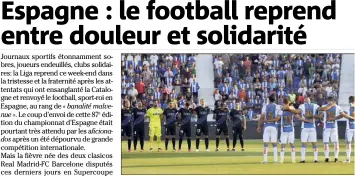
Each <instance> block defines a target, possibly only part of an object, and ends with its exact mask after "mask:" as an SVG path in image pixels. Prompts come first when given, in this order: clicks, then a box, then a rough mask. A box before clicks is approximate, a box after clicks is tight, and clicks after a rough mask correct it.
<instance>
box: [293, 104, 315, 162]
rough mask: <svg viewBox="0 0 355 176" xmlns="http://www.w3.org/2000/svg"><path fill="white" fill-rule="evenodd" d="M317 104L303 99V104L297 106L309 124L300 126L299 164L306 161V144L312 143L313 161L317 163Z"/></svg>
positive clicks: (304, 123) (303, 123) (305, 123)
mask: <svg viewBox="0 0 355 176" xmlns="http://www.w3.org/2000/svg"><path fill="white" fill-rule="evenodd" d="M318 108H319V106H318V105H317V104H314V103H312V102H311V100H310V98H305V100H304V104H302V105H300V106H299V108H298V109H299V110H300V111H301V112H300V113H301V115H302V118H303V119H305V120H307V121H309V122H306V121H304V122H302V125H301V143H302V146H301V163H305V162H306V161H305V160H306V147H307V143H312V148H313V160H314V162H315V163H317V162H318V145H317V131H316V119H317V118H318V115H317V114H318V111H317V110H318Z"/></svg>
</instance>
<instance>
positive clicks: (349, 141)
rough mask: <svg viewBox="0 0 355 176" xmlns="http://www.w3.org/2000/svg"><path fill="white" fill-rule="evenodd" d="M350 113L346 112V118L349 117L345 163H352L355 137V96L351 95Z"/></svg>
mask: <svg viewBox="0 0 355 176" xmlns="http://www.w3.org/2000/svg"><path fill="white" fill-rule="evenodd" d="M349 103H350V108H349V113H348V114H345V116H344V117H345V118H347V122H346V132H345V139H346V159H345V161H343V162H344V163H350V156H351V144H352V140H353V139H354V133H355V130H354V119H355V112H354V107H355V105H354V96H350V97H349Z"/></svg>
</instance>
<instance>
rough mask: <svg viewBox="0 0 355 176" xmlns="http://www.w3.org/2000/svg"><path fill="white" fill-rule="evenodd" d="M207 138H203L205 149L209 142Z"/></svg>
mask: <svg viewBox="0 0 355 176" xmlns="http://www.w3.org/2000/svg"><path fill="white" fill-rule="evenodd" d="M208 140H209V139H208V138H205V146H206V149H208V143H209V141H208Z"/></svg>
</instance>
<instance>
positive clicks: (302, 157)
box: [301, 144, 306, 161]
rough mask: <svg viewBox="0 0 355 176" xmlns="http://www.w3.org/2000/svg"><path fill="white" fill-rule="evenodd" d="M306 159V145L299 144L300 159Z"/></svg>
mask: <svg viewBox="0 0 355 176" xmlns="http://www.w3.org/2000/svg"><path fill="white" fill-rule="evenodd" d="M304 160H306V145H305V144H302V146H301V161H304Z"/></svg>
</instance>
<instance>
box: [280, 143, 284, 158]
mask: <svg viewBox="0 0 355 176" xmlns="http://www.w3.org/2000/svg"><path fill="white" fill-rule="evenodd" d="M284 156H285V147H284V146H281V152H280V160H281V161H283V160H284Z"/></svg>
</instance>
